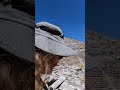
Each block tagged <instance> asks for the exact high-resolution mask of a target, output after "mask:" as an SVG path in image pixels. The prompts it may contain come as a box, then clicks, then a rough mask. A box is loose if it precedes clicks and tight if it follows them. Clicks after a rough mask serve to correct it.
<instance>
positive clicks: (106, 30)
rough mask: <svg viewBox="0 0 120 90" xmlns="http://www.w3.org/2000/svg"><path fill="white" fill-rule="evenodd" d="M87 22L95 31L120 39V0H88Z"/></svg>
mask: <svg viewBox="0 0 120 90" xmlns="http://www.w3.org/2000/svg"><path fill="white" fill-rule="evenodd" d="M86 24H87V27H90V28H93V29H92V30H93V31H95V32H99V33H101V34H103V35H105V36H108V37H111V38H115V39H120V0H87V5H86Z"/></svg>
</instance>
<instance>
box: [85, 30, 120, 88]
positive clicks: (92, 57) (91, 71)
mask: <svg viewBox="0 0 120 90" xmlns="http://www.w3.org/2000/svg"><path fill="white" fill-rule="evenodd" d="M86 36H87V41H86V54H85V55H86V59H85V61H86V89H88V90H120V85H119V84H120V41H119V40H114V39H111V38H108V37H106V36H103V35H102V34H99V33H95V32H91V31H90V32H88V33H87V35H86Z"/></svg>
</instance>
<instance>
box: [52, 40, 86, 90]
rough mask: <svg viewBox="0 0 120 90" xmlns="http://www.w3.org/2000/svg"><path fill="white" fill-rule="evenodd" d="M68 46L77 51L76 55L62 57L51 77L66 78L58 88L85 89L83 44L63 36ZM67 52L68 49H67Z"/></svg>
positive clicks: (66, 89)
mask: <svg viewBox="0 0 120 90" xmlns="http://www.w3.org/2000/svg"><path fill="white" fill-rule="evenodd" d="M65 42H66V44H67V45H68V46H70V47H71V48H73V49H74V50H76V51H77V52H78V55H76V56H70V57H64V58H63V59H61V60H60V62H59V63H58V65H57V66H56V67H55V68H54V70H53V73H52V75H51V77H53V78H55V79H57V78H59V77H61V76H64V77H65V78H66V80H65V82H64V83H63V84H62V85H61V86H60V88H59V89H60V90H84V89H85V45H84V43H81V42H79V41H77V40H73V39H69V38H65ZM68 52H69V51H68Z"/></svg>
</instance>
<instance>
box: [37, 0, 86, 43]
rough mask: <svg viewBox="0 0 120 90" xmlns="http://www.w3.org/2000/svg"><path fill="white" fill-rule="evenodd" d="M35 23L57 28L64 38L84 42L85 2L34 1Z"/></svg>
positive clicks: (71, 0)
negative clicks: (48, 24)
mask: <svg viewBox="0 0 120 90" xmlns="http://www.w3.org/2000/svg"><path fill="white" fill-rule="evenodd" d="M35 4H36V6H35V22H36V23H37V22H40V21H47V22H49V23H52V24H55V25H57V26H59V27H60V28H61V29H62V31H63V33H64V35H65V37H69V38H73V39H76V40H80V41H81V42H84V41H85V0H36V3H35Z"/></svg>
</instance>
